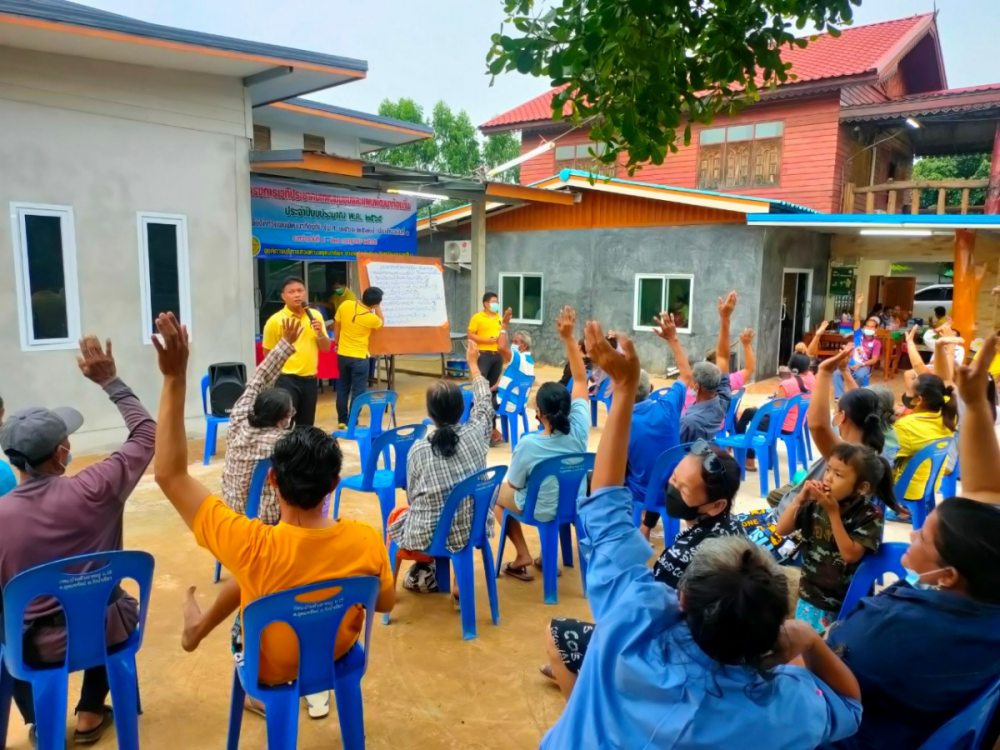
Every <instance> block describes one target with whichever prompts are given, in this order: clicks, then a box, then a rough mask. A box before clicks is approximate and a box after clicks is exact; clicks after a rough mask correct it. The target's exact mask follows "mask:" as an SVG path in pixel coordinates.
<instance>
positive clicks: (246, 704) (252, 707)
mask: <svg viewBox="0 0 1000 750" xmlns="http://www.w3.org/2000/svg"><path fill="white" fill-rule="evenodd" d="M243 710H244V711H249V712H250V713H252V714H256V715H257V716H259V717H260V718H262V719H266V718H267V716H266V715H265V714H264V709H263V708H258V706H257V704H256V703H254V702H253V699H251V698H250V696H249V695H248V696H247V699H246V700H245V701H243Z"/></svg>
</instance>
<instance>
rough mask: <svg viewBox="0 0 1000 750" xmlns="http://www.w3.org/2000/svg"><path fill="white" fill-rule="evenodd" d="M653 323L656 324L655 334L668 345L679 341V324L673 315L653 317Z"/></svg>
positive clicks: (662, 314) (666, 313) (663, 313)
mask: <svg viewBox="0 0 1000 750" xmlns="http://www.w3.org/2000/svg"><path fill="white" fill-rule="evenodd" d="M653 322H654V323H656V325H655V326H654V327H653V332H654V333H655V334H656V335H657V336H659V337H660V338H661V339H663V340H664V341H666V342H667V343H670V342H671V341H677V323H676V322H675V321H674V316H673V314H672V313H668V312H661V313H660V314H659V315H657V316H654V317H653Z"/></svg>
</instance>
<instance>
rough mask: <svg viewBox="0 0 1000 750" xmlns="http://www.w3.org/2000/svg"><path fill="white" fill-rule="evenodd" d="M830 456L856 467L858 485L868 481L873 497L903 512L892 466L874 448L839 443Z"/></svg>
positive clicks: (853, 467)
mask: <svg viewBox="0 0 1000 750" xmlns="http://www.w3.org/2000/svg"><path fill="white" fill-rule="evenodd" d="M830 458H837V459H839V460H841V461H843V462H844V463H845V464H847V465H848V466H850V467H851V468H852V469H854V472H855V474H857V477H858V484H857V486H860V485H862V484H864V483H866V482H867V483H868V486H869V487H870V488H871V489H870V490H869V494H870V495H871V496H872V497H874V498H876V499H878V500H880V501H881V502H882V503H883V504H884V505H886V506H888V507H889V508H892V510H894V511H896V512H897V513H902V512H903V508H902V507H901V506H900V504H899V503H898V502H897V501H896V486H895V483H894V481H893V476H892V467H891V466H890V465H889V462H888V461H886V460H885V459H884V458H883V457H882V456H880V455H879V454H878V453H876V452H875V451H874V450H872V449H871V448H869V447H867V446H864V445H857V444H855V443H838V444H837V445H836V446H835V447H834V449H833V451H832V452H831V453H830Z"/></svg>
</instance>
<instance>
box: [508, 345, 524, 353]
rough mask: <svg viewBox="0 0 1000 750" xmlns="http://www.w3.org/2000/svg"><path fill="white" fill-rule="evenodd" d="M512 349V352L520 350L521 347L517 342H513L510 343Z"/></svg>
mask: <svg viewBox="0 0 1000 750" xmlns="http://www.w3.org/2000/svg"><path fill="white" fill-rule="evenodd" d="M510 350H511V351H512V352H519V351H521V347H519V346H518V345H517V344H511V345H510Z"/></svg>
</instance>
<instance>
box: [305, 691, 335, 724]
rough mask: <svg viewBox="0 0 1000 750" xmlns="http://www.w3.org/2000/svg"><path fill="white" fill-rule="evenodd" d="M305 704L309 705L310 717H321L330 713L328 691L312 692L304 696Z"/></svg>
mask: <svg viewBox="0 0 1000 750" xmlns="http://www.w3.org/2000/svg"><path fill="white" fill-rule="evenodd" d="M306 706H308V707H309V718H310V719H322V718H325V717H326V716H329V715H330V691H329V690H324V691H323V692H321V693H314V694H313V695H307V696H306Z"/></svg>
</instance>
